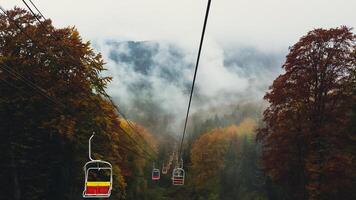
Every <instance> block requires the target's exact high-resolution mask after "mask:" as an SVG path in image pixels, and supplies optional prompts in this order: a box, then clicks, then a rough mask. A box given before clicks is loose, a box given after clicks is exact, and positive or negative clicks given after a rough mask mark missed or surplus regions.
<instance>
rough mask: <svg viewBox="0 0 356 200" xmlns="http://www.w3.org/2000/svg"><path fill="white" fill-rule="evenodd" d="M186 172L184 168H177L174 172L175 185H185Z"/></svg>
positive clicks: (173, 181) (173, 180)
mask: <svg viewBox="0 0 356 200" xmlns="http://www.w3.org/2000/svg"><path fill="white" fill-rule="evenodd" d="M184 176H185V172H184V169H183V168H175V169H174V170H173V174H172V183H173V185H184Z"/></svg>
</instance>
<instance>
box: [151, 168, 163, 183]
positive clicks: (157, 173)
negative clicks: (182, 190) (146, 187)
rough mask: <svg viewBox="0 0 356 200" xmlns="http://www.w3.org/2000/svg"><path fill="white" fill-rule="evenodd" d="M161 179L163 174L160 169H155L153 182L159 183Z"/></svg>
mask: <svg viewBox="0 0 356 200" xmlns="http://www.w3.org/2000/svg"><path fill="white" fill-rule="evenodd" d="M159 179H161V174H160V171H159V169H153V171H152V180H154V181H158V180H159Z"/></svg>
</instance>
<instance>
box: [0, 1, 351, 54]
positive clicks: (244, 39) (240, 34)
mask: <svg viewBox="0 0 356 200" xmlns="http://www.w3.org/2000/svg"><path fill="white" fill-rule="evenodd" d="M33 1H34V2H35V3H36V4H37V5H38V7H39V8H40V9H41V10H42V12H43V13H44V14H45V15H46V16H47V17H50V18H52V19H53V21H54V23H55V24H56V25H58V26H68V25H75V26H76V27H77V28H78V29H79V31H80V32H81V34H82V35H83V37H84V38H85V39H98V38H108V37H110V38H116V39H117V38H120V39H121V40H125V39H130V40H160V41H162V40H164V41H170V42H175V43H179V44H182V45H187V46H189V47H196V46H197V43H198V40H199V34H200V30H201V26H202V21H203V15H204V11H205V6H206V2H207V1H206V0H60V1H54V0H52V1H50V0H33ZM1 5H2V6H4V7H5V8H7V9H9V8H12V7H13V6H15V5H18V6H20V7H24V6H23V3H22V1H21V0H1ZM355 8H356V0H213V2H212V10H211V18H210V21H209V27H208V30H207V37H208V38H209V39H211V40H214V41H216V42H217V43H218V44H220V45H222V46H225V45H229V44H238V45H245V46H257V47H259V48H262V49H268V50H280V49H285V48H286V47H288V46H290V45H292V44H294V43H295V42H296V41H297V40H298V39H299V38H300V36H302V35H304V34H305V33H306V32H307V31H309V30H311V29H313V28H316V27H335V26H339V25H347V26H350V27H356V12H355Z"/></svg>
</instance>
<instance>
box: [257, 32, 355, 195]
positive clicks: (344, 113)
mask: <svg viewBox="0 0 356 200" xmlns="http://www.w3.org/2000/svg"><path fill="white" fill-rule="evenodd" d="M355 49H356V36H355V34H353V33H352V32H351V29H349V28H347V27H340V28H335V29H329V30H326V29H315V30H313V31H311V32H309V33H308V34H307V35H306V36H304V37H302V38H301V39H300V41H299V42H298V43H296V44H295V45H294V46H293V47H291V49H290V52H289V54H288V56H287V60H286V62H285V64H284V65H283V68H284V70H285V73H284V74H282V75H280V76H279V77H278V78H277V79H276V80H275V81H274V82H273V85H272V86H271V88H270V91H269V92H268V93H267V94H266V95H265V99H266V100H267V101H268V102H269V103H270V105H269V107H268V108H267V109H266V110H265V112H264V119H263V120H264V122H265V127H264V128H261V129H259V131H258V135H257V140H258V141H259V142H261V143H262V153H263V156H262V163H263V166H264V169H265V172H266V173H267V174H268V175H269V176H270V177H271V178H272V180H274V181H275V182H276V183H279V184H280V185H281V186H282V187H283V188H284V189H285V191H286V193H287V194H288V195H289V196H291V198H292V199H350V198H354V197H355V194H353V192H352V191H354V190H353V189H355V187H356V185H355V183H356V182H355V177H356V176H355V171H356V167H355V162H356V160H355V148H354V146H355V144H356V140H355V136H354V134H355V133H354V132H352V131H351V129H350V128H349V127H350V126H349V125H350V124H352V123H355V122H354V121H351V119H352V118H351V117H350V116H351V115H352V112H354V111H353V110H352V109H353V108H352V107H353V106H354V105H355V101H354V97H355V92H354V91H355V87H356V82H355V68H356V56H355V51H356V50H355ZM354 199H355V198H354Z"/></svg>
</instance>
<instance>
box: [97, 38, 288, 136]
mask: <svg viewBox="0 0 356 200" xmlns="http://www.w3.org/2000/svg"><path fill="white" fill-rule="evenodd" d="M94 46H95V47H96V48H97V50H98V51H100V52H102V54H103V56H104V59H105V61H106V63H107V64H106V68H107V69H108V71H106V72H105V73H104V75H108V76H112V77H113V82H112V83H111V84H109V88H108V92H109V94H110V95H112V96H113V98H114V99H115V102H117V103H118V104H119V106H120V107H121V109H122V111H123V112H125V113H126V115H127V116H128V117H129V118H131V119H133V120H135V121H138V122H139V123H141V124H143V125H145V126H147V127H148V128H150V129H151V130H152V131H154V132H163V133H172V134H177V133H180V132H181V129H182V127H181V124H182V121H183V119H184V117H185V112H186V108H187V105H188V100H189V92H190V87H191V83H192V79H193V74H194V67H195V60H196V54H197V50H191V49H187V48H183V47H181V46H178V45H176V44H172V43H166V42H134V41H115V40H104V41H97V42H95V45H94ZM282 61H283V53H278V54H268V53H265V52H261V51H259V50H256V49H254V48H241V47H240V48H239V47H234V48H232V47H229V48H224V47H222V46H220V45H219V44H218V43H216V42H214V41H213V40H211V39H209V38H208V39H207V40H206V43H205V44H204V49H203V51H202V57H201V63H200V66H199V70H198V75H197V80H196V88H195V93H194V99H193V103H192V113H194V112H196V111H198V110H199V111H201V110H209V109H211V108H216V107H219V106H221V107H224V106H228V105H236V104H238V103H242V102H247V101H260V102H262V97H263V94H264V93H265V92H266V90H267V88H268V86H269V85H270V84H271V83H272V81H273V79H274V78H275V77H276V76H277V75H278V74H279V73H281V68H280V66H281V63H282Z"/></svg>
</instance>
